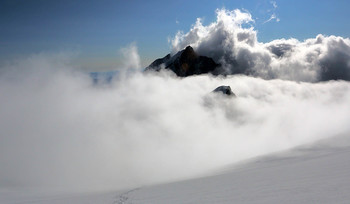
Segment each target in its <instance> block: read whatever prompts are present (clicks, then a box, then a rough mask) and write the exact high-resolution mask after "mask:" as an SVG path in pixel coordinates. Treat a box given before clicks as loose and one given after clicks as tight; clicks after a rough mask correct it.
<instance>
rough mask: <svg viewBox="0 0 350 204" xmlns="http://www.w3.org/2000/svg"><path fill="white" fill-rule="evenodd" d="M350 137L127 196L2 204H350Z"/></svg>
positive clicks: (13, 195)
mask: <svg viewBox="0 0 350 204" xmlns="http://www.w3.org/2000/svg"><path fill="white" fill-rule="evenodd" d="M349 192H350V136H349V135H343V136H338V137H333V138H331V139H327V140H323V141H320V142H318V143H316V144H312V145H308V146H302V147H298V148H295V149H293V150H290V151H285V152H279V153H275V154H271V155H269V156H264V157H259V158H255V159H251V160H249V161H242V162H241V163H239V164H235V165H232V166H229V167H226V168H223V169H221V170H220V171H218V172H216V173H215V175H212V176H208V177H203V178H197V179H192V180H186V181H180V182H175V183H169V184H162V185H156V186H148V187H141V188H136V189H130V190H126V191H123V192H106V193H89V194H75V195H45V196H44V195H35V194H31V193H28V192H26V193H24V192H21V193H20V192H13V191H12V192H9V191H4V190H2V191H0V203H42V204H43V203H78V204H80V203H113V204H137V203H152V204H156V203H202V204H203V203H349V201H350V193H349Z"/></svg>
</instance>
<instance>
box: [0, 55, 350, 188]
mask: <svg viewBox="0 0 350 204" xmlns="http://www.w3.org/2000/svg"><path fill="white" fill-rule="evenodd" d="M6 69H7V71H6ZM8 69H9V70H8ZM2 70H3V72H2V74H1V76H0V104H1V106H0V140H1V142H0V168H1V171H0V181H1V182H0V184H1V187H2V188H4V187H5V188H9V187H32V188H33V187H42V188H45V189H55V188H61V189H65V190H68V189H75V190H77V189H79V190H82V189H83V190H91V189H95V190H96V189H100V190H102V189H120V188H126V187H131V186H138V185H144V184H152V183H157V182H165V181H171V180H176V179H184V178H189V177H194V176H199V175H203V174H205V173H208V172H210V171H212V170H216V169H218V168H220V167H222V166H225V165H228V164H232V163H234V162H237V161H240V160H244V159H247V158H251V157H254V156H259V155H264V154H267V153H270V152H274V151H279V150H283V149H288V148H291V147H294V146H296V145H300V144H305V143H309V142H313V141H317V140H319V139H322V138H326V137H329V136H333V135H339V134H349V133H350V127H349V125H348V121H349V120H350V106H349V103H348V102H349V100H350V84H349V83H348V82H345V81H333V82H327V83H316V84H311V83H296V82H292V81H283V80H263V79H259V78H253V77H249V76H242V75H235V76H230V77H227V78H218V77H217V78H213V77H210V76H207V75H203V76H195V77H188V78H185V79H178V78H176V77H174V76H173V75H172V74H171V73H169V72H160V73H159V74H158V75H153V74H143V73H139V72H135V73H133V74H129V75H125V76H124V77H123V78H118V79H115V81H112V82H111V84H110V85H104V86H96V85H94V84H93V82H92V79H91V78H90V77H89V75H88V74H83V73H77V72H73V71H72V68H70V65H69V63H64V61H63V60H61V58H60V57H59V58H55V57H52V56H51V57H47V56H45V55H40V56H34V57H31V58H28V59H25V60H22V61H20V62H18V63H14V64H13V65H12V66H11V67H7V68H3V69H2ZM13 70H21V71H20V72H14V71H13ZM24 70H25V71H24ZM43 70H45V71H43ZM223 84H225V85H230V86H231V87H232V89H233V91H234V92H235V94H236V95H237V96H238V97H237V98H236V99H233V100H232V99H227V98H225V97H222V96H220V95H216V94H209V93H210V91H212V90H213V89H214V88H216V87H217V86H219V85H223Z"/></svg>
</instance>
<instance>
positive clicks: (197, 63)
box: [145, 46, 220, 77]
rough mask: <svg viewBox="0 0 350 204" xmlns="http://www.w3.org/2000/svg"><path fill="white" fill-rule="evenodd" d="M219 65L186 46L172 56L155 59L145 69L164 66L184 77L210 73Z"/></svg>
mask: <svg viewBox="0 0 350 204" xmlns="http://www.w3.org/2000/svg"><path fill="white" fill-rule="evenodd" d="M162 66H164V67H162ZM219 66H220V64H216V63H215V62H214V60H213V59H211V58H209V57H205V56H198V55H197V53H196V52H195V51H194V50H193V48H192V47H191V46H187V47H186V49H184V50H182V51H180V52H178V53H176V54H175V55H174V56H172V57H171V56H170V54H168V55H167V56H165V57H163V58H160V59H157V60H155V61H154V62H152V64H150V65H149V66H148V67H147V68H146V69H145V71H149V70H154V71H160V69H162V68H165V69H170V70H172V71H173V72H174V73H175V74H176V75H177V76H180V77H186V76H191V75H199V74H206V73H212V72H214V70H215V69H216V68H217V67H219Z"/></svg>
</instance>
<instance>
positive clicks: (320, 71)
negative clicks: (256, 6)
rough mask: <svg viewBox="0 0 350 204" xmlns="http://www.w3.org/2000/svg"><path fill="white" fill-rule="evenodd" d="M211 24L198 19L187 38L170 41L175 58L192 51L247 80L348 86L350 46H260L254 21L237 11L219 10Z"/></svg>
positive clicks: (345, 42) (329, 40)
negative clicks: (188, 49) (180, 52)
mask: <svg viewBox="0 0 350 204" xmlns="http://www.w3.org/2000/svg"><path fill="white" fill-rule="evenodd" d="M216 13H217V19H216V21H215V22H213V23H211V24H209V25H207V26H204V25H203V24H202V22H201V19H197V21H196V23H195V24H194V25H193V27H192V28H191V29H190V31H189V32H187V33H184V32H178V33H177V34H176V36H175V37H174V38H173V39H172V41H171V42H172V47H173V53H175V52H176V51H178V50H181V49H183V48H184V47H186V46H187V45H191V46H192V47H193V48H194V49H195V50H196V51H197V52H199V53H200V54H201V55H205V56H208V57H212V58H213V59H214V60H215V61H216V62H219V63H221V64H222V71H223V72H226V73H227V74H237V73H242V74H248V75H252V76H258V77H262V78H264V79H276V78H279V79H287V80H294V81H306V82H317V81H324V80H332V79H343V80H350V54H349V53H350V52H349V50H350V40H349V39H348V38H343V37H337V36H324V35H318V36H316V37H315V38H312V39H306V40H304V41H298V40H296V39H278V40H274V41H271V42H268V43H262V42H259V41H258V40H257V39H258V38H257V31H256V30H254V27H253V26H252V25H251V23H253V19H252V16H251V15H250V14H249V13H248V12H243V11H240V10H237V9H236V10H233V11H229V10H226V9H221V10H217V11H216Z"/></svg>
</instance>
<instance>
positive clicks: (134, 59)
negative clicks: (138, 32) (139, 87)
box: [120, 42, 141, 70]
mask: <svg viewBox="0 0 350 204" xmlns="http://www.w3.org/2000/svg"><path fill="white" fill-rule="evenodd" d="M120 53H121V54H122V56H123V62H124V63H123V70H127V69H139V68H140V67H141V60H140V56H139V54H138V49H137V46H136V42H133V43H130V44H129V45H127V46H126V47H124V48H121V49H120Z"/></svg>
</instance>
